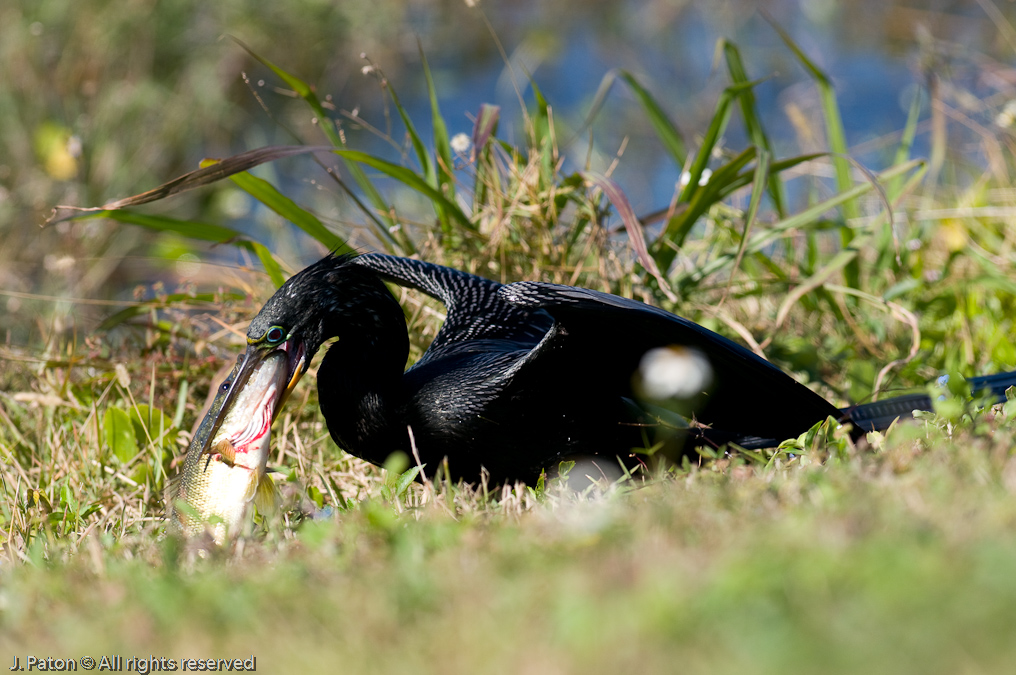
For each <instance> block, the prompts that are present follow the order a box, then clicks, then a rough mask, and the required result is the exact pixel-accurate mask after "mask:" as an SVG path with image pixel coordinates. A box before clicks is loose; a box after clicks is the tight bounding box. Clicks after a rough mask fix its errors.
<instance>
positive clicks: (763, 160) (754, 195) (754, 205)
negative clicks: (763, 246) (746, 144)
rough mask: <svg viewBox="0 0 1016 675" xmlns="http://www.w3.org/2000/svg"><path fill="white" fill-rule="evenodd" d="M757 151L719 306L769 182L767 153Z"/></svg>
mask: <svg viewBox="0 0 1016 675" xmlns="http://www.w3.org/2000/svg"><path fill="white" fill-rule="evenodd" d="M757 150H758V161H757V162H756V163H755V181H754V182H753V183H752V186H751V201H749V202H748V212H747V213H746V214H745V216H744V232H743V233H742V234H741V243H740V245H739V246H738V247H737V255H736V256H735V257H734V263H733V265H732V266H731V268H730V275H729V276H728V278H727V287H726V288H725V289H724V291H723V298H722V299H721V300H720V304H723V301H724V300H726V298H727V295H728V294H729V293H730V286H731V284H733V283H734V275H735V274H737V268H738V267H739V266H740V264H741V259H742V258H743V257H744V251H745V249H746V248H747V246H748V236H749V235H750V234H751V229H752V226H753V225H754V224H755V218H756V217H757V216H758V208H759V205H761V204H762V195H763V193H764V192H765V188H766V183H767V182H768V181H769V158H770V155H769V151H768V150H766V149H765V148H761V147H760V148H758V149H757Z"/></svg>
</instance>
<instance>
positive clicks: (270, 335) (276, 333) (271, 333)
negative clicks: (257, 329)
mask: <svg viewBox="0 0 1016 675" xmlns="http://www.w3.org/2000/svg"><path fill="white" fill-rule="evenodd" d="M284 339H286V331H284V330H282V327H281V326H272V327H271V328H269V329H268V332H267V333H265V340H267V341H268V344H271V345H277V344H279V343H280V342H282V341H283V340H284Z"/></svg>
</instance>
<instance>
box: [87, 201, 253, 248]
mask: <svg viewBox="0 0 1016 675" xmlns="http://www.w3.org/2000/svg"><path fill="white" fill-rule="evenodd" d="M88 218H109V219H110V220H115V221H116V222H118V223H126V224H128V225H139V226H141V227H145V228H148V229H149V230H155V231H156V232H172V233H174V234H179V235H180V236H183V237H190V238H191V239H200V240H202V241H214V242H218V243H220V244H221V243H227V242H235V241H237V240H241V239H244V238H245V237H244V235H243V234H242V233H240V232H238V231H237V230H234V229H231V228H228V227H224V226H222V225H213V224H212V223H200V222H196V221H193V220H178V219H176V218H169V217H167V216H153V215H148V214H143V213H135V212H134V211H125V210H122V209H113V210H106V211H90V212H88V213H85V214H82V215H80V216H77V217H76V218H75V219H77V220H86V219H88Z"/></svg>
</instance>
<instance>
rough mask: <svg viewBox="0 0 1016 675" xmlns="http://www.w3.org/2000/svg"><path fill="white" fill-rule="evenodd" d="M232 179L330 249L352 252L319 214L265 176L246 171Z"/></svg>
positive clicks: (245, 190)
mask: <svg viewBox="0 0 1016 675" xmlns="http://www.w3.org/2000/svg"><path fill="white" fill-rule="evenodd" d="M230 180H231V181H233V182H234V183H235V184H236V185H237V186H238V187H239V188H240V189H242V190H243V191H244V192H246V193H248V194H249V195H250V196H252V197H254V198H255V199H257V200H258V201H259V202H261V203H262V204H264V205H265V206H267V207H268V208H270V209H271V210H272V211H274V212H275V213H277V214H279V215H280V216H282V217H283V218H285V219H286V220H288V221H289V222H291V223H293V224H294V225H296V226H297V227H299V228H300V229H301V230H303V231H304V232H306V233H307V234H309V235H310V236H311V237H312V238H313V239H315V240H316V241H318V242H320V243H321V244H322V245H323V246H324V247H325V248H327V249H328V250H329V251H334V252H337V253H350V252H352V250H353V249H352V247H350V246H349V244H347V243H346V242H345V240H344V239H343V238H342V237H340V236H338V235H337V234H335V233H334V232H332V231H331V230H329V229H328V228H327V227H325V226H324V224H323V223H322V222H321V221H320V220H318V218H317V216H315V215H314V214H312V213H310V212H309V211H307V210H305V209H303V208H301V207H300V206H299V205H298V204H297V203H296V202H294V201H293V200H292V199H290V198H289V197H287V196H286V195H284V194H282V193H281V192H279V191H278V189H277V188H276V187H275V186H274V185H272V184H271V183H269V182H268V181H266V180H264V179H263V178H258V177H257V176H254V175H252V174H249V173H246V172H244V173H240V174H236V175H235V176H230Z"/></svg>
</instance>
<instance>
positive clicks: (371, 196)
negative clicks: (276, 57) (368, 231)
mask: <svg viewBox="0 0 1016 675" xmlns="http://www.w3.org/2000/svg"><path fill="white" fill-rule="evenodd" d="M232 39H233V41H234V42H236V43H237V44H238V45H239V46H240V47H241V48H242V49H243V50H244V51H246V52H247V53H248V54H250V56H251V58H253V59H255V60H257V61H258V62H259V63H261V64H262V65H263V66H265V67H266V68H268V69H269V70H271V71H272V72H273V73H275V74H276V75H277V76H278V77H279V78H280V79H281V80H282V81H283V82H285V83H286V85H287V86H288V87H289V88H291V89H292V90H293V91H295V92H296V93H297V95H298V96H300V98H302V99H303V100H304V101H306V102H307V105H309V106H310V109H311V110H313V111H314V114H315V115H316V116H317V120H318V127H319V128H320V129H321V131H322V132H323V133H324V134H325V136H326V137H327V138H328V140H329V142H330V143H331V144H332V145H333V146H334V147H337V148H344V147H346V143H345V141H343V139H342V136H341V135H340V134H339V132H338V129H337V128H336V127H335V123H334V122H333V121H332V118H331V117H330V116H329V114H328V112H327V111H326V110H325V109H324V106H322V105H321V101H320V100H319V99H318V97H317V94H315V93H314V89H313V88H312V87H311V86H310V85H309V84H307V83H306V82H304V81H303V80H301V79H300V78H298V77H296V76H295V75H292V74H291V73H288V72H286V71H285V70H283V69H282V68H280V67H278V66H277V65H275V64H274V63H272V62H271V61H269V60H268V59H266V58H264V57H262V56H261V55H260V54H258V53H256V52H255V51H253V50H252V49H251V48H250V47H248V46H247V45H245V44H244V43H243V42H241V41H240V40H237V39H236V38H232ZM345 166H346V170H347V171H349V175H351V176H352V177H353V180H354V181H356V184H357V185H359V186H360V189H361V190H363V192H364V194H366V195H367V200H368V201H369V202H370V203H371V204H372V205H373V206H374V208H375V209H376V211H377V214H376V215H377V216H379V217H380V218H382V219H383V220H384V221H385V225H386V226H387V228H388V229H391V228H394V227H395V226H396V225H397V224H398V223H396V222H395V219H394V218H393V217H392V215H391V213H392V209H391V205H390V204H388V202H386V201H385V199H384V197H382V196H381V193H380V192H379V191H378V189H377V188H376V187H375V186H374V183H373V182H371V180H370V178H369V177H368V176H367V174H366V173H364V171H363V169H361V168H360V167H359V166H357V165H356V164H355V163H353V162H345ZM369 215H371V216H372V217H373V216H374V215H375V214H369ZM377 230H378V231H377V234H378V236H379V237H380V238H381V239H382V241H386V242H388V243H389V244H394V243H395V242H394V240H393V239H392V238H391V235H390V233H389V232H388V231H387V230H386V229H385V227H379V228H377Z"/></svg>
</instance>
